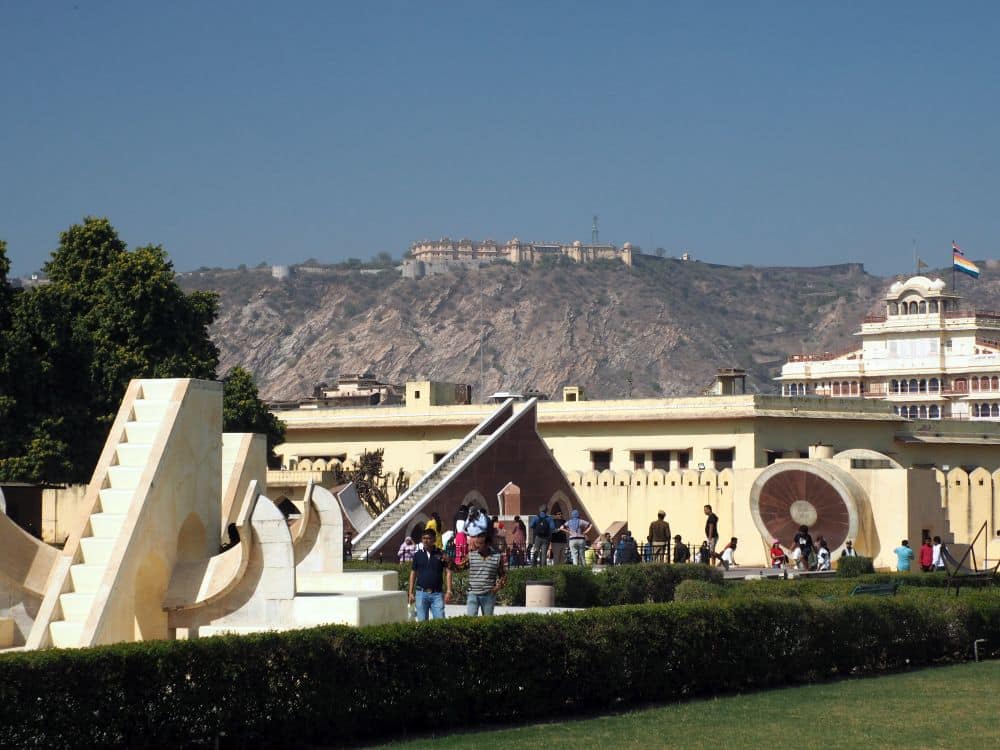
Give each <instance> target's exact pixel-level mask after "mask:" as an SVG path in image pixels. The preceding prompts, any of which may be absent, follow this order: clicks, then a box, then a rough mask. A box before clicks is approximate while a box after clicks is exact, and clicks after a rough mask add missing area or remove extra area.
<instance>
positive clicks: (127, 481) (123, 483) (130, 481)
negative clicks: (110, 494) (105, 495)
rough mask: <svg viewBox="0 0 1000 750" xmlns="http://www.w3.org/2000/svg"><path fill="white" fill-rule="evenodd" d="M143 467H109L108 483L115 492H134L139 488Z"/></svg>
mask: <svg viewBox="0 0 1000 750" xmlns="http://www.w3.org/2000/svg"><path fill="white" fill-rule="evenodd" d="M141 476H142V467H139V466H109V467H108V482H109V483H110V484H111V488H112V489H115V490H134V489H135V488H136V487H138V486H139V477H141Z"/></svg>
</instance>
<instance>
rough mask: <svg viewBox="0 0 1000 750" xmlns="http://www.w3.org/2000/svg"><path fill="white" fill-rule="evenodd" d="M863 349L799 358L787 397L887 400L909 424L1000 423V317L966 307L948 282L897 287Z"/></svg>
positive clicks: (788, 370) (864, 332) (786, 380)
mask: <svg viewBox="0 0 1000 750" xmlns="http://www.w3.org/2000/svg"><path fill="white" fill-rule="evenodd" d="M855 335H856V336H860V337H861V346H860V347H859V348H856V349H852V350H851V351H849V352H845V353H841V354H811V355H810V354H800V355H794V356H792V358H791V359H790V360H789V361H788V362H787V363H786V364H785V365H784V366H783V367H782V368H781V376H780V377H778V378H777V380H778V381H780V383H781V392H782V395H784V396H827V397H836V398H844V397H847V398H852V397H853V398H863V399H882V400H886V401H889V402H891V403H892V404H893V405H894V409H895V411H896V413H897V414H899V415H900V416H903V417H908V418H910V419H973V420H977V419H978V420H994V421H1000V313H997V312H985V311H982V310H969V309H963V308H962V306H961V304H960V297H959V296H958V295H956V294H953V293H951V292H947V291H945V283H944V282H943V281H942V280H941V279H934V280H931V279H928V278H927V277H925V276H914V277H913V278H910V279H908V280H907V281H905V282H898V281H897V282H896V283H894V284H893V285H892V286H891V287H890V288H889V293H888V294H887V295H886V298H885V313H884V314H882V315H870V316H868V317H866V318H865V319H864V322H863V323H862V325H861V330H860V331H859V332H857V333H856V334H855Z"/></svg>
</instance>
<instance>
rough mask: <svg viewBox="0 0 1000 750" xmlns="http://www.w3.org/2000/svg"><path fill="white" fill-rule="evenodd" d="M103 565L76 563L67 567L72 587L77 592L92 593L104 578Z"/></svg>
mask: <svg viewBox="0 0 1000 750" xmlns="http://www.w3.org/2000/svg"><path fill="white" fill-rule="evenodd" d="M105 570H106V568H105V566H104V565H84V564H82V563H77V564H76V565H73V566H72V567H70V569H69V577H70V580H72V581H73V589H74V590H75V591H76V593H78V594H93V593H95V592H96V591H97V589H98V588H99V587H100V585H101V579H102V578H104V571H105Z"/></svg>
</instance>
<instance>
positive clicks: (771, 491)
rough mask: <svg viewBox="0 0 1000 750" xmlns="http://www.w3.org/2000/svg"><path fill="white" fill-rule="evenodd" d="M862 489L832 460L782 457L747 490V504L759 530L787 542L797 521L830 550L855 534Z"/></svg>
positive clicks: (797, 524)
mask: <svg viewBox="0 0 1000 750" xmlns="http://www.w3.org/2000/svg"><path fill="white" fill-rule="evenodd" d="M864 502H865V494H864V490H862V489H861V487H859V486H857V483H856V482H855V481H854V480H853V479H852V478H851V477H850V475H849V474H847V472H844V471H841V470H840V469H839V468H838V467H836V466H833V465H818V464H816V463H814V462H808V463H807V462H805V461H782V462H781V463H777V464H774V465H772V466H771V467H769V468H768V469H766V470H765V471H764V472H763V473H762V474H761V475H760V476H759V477H758V478H757V480H756V481H755V482H754V483H753V486H752V487H751V489H750V509H751V512H752V514H753V519H754V523H756V525H757V528H758V529H759V530H760V532H761V534H763V535H764V536H765V537H767V538H768V540H770V539H777V540H778V541H779V542H781V544H782V545H783V546H785V547H791V545H792V541H793V539H794V537H795V533H796V532H797V531H798V529H799V527H800V526H802V525H805V526H808V527H809V533H810V534H811V535H812V538H813V539H814V540H815V539H816V538H818V537H820V536H822V537H824V538H825V539H826V540H827V543H828V544H829V546H830V549H831V550H835V549H837V548H838V547H840V546H841V545H842V544H843V543H844V542H845V541H847V540H848V539H854V538H855V537H856V536H857V534H858V522H859V506H860V505H861V504H862V503H864Z"/></svg>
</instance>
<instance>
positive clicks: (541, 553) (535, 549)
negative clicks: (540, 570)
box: [531, 505, 555, 566]
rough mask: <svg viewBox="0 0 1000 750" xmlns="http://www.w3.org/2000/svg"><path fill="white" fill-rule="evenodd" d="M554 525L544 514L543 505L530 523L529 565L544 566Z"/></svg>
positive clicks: (547, 515) (546, 514)
mask: <svg viewBox="0 0 1000 750" xmlns="http://www.w3.org/2000/svg"><path fill="white" fill-rule="evenodd" d="M554 528H555V525H554V524H553V523H552V519H551V518H550V517H549V514H548V513H546V512H545V506H544V505H543V506H542V507H541V508H539V509H538V515H537V516H535V520H533V521H532V522H531V537H532V539H531V552H532V558H531V564H532V565H535V566H538V565H545V564H546V561H547V560H548V557H549V543H550V541H551V540H552V531H553V529H554Z"/></svg>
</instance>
